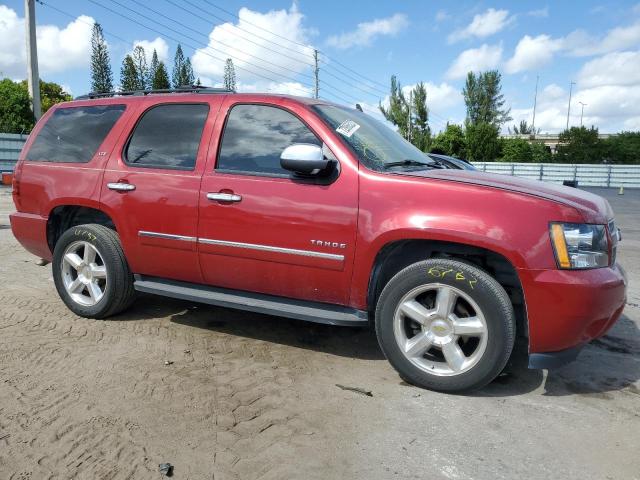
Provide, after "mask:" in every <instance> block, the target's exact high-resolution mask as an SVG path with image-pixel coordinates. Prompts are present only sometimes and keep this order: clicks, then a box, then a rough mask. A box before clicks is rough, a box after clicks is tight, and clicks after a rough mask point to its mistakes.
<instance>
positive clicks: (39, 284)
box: [0, 188, 640, 480]
mask: <svg viewBox="0 0 640 480" xmlns="http://www.w3.org/2000/svg"><path fill="white" fill-rule="evenodd" d="M594 191H596V193H599V194H602V195H604V196H606V197H607V198H608V199H609V201H610V202H611V204H612V206H613V208H614V211H615V212H616V221H617V224H618V226H619V227H620V228H621V229H622V231H623V242H622V244H621V247H620V252H619V257H618V258H619V261H620V263H621V264H622V265H623V266H624V267H625V268H626V270H627V273H628V276H629V281H630V285H629V298H628V304H627V306H626V309H625V312H624V315H623V317H622V318H621V319H620V321H619V322H618V324H617V325H616V326H615V327H614V328H613V329H612V331H611V332H610V333H609V334H608V335H607V336H606V337H603V338H602V339H600V340H597V341H595V342H593V343H592V344H590V345H589V346H587V347H586V348H585V349H584V351H583V352H582V354H581V355H580V357H579V358H578V360H577V362H575V363H573V364H571V365H568V366H566V367H563V368H562V369H559V370H555V371H552V372H550V373H547V372H546V371H532V370H527V369H525V368H523V367H517V368H516V369H515V372H514V373H512V374H508V375H503V376H501V377H499V378H498V379H497V380H496V381H495V382H493V383H492V384H491V385H489V386H488V387H486V388H485V389H483V390H481V391H480V392H476V393H475V394H473V395H468V396H462V395H445V394H439V393H434V392H429V391H426V390H421V389H418V388H415V387H412V386H409V385H406V384H404V383H403V382H401V380H400V379H399V378H398V376H397V374H396V373H395V371H394V370H393V369H392V368H391V367H390V365H389V364H388V363H387V362H386V360H385V359H384V357H383V355H382V353H381V351H380V350H379V348H378V345H377V342H376V339H375V335H374V334H373V333H372V332H370V331H368V330H364V329H349V328H346V327H330V326H324V325H315V324H309V323H304V322H296V321H292V320H287V319H283V318H277V317H268V316H261V315H256V314H253V313H243V312H238V311H233V310H227V309H223V308H215V307H210V306H205V305H194V304H190V303H187V302H182V301H177V300H170V299H165V298H161V297H155V296H151V295H146V296H142V295H141V296H140V297H139V299H138V301H137V302H136V304H135V305H134V307H133V308H132V309H131V310H129V311H128V312H126V313H124V314H122V315H119V316H117V317H115V318H113V319H111V320H108V321H96V320H86V319H83V318H79V317H76V316H75V315H73V314H71V313H70V312H69V311H68V310H67V309H66V307H65V306H64V305H63V303H62V302H61V301H60V300H59V298H58V296H57V294H56V292H55V288H54V285H53V280H52V277H51V266H50V265H49V266H44V267H42V266H38V265H36V261H37V259H36V258H34V257H33V256H32V255H30V254H28V253H27V252H26V251H24V250H23V249H22V247H21V246H20V245H19V244H18V243H17V241H16V240H15V239H14V238H13V235H12V233H11V229H10V227H9V218H8V214H9V213H10V211H12V209H13V204H12V202H11V192H10V190H9V189H7V188H0V478H2V479H5V478H8V479H34V480H35V479H44V478H47V479H69V478H78V479H103V478H104V479H107V478H108V479H137V478H160V473H159V471H158V465H159V464H160V463H164V462H169V463H171V464H172V465H173V466H174V478H180V479H212V478H215V479H216V480H218V479H226V478H240V479H243V480H244V479H258V478H260V479H284V478H287V479H289V478H296V479H297V478H300V479H338V478H344V479H347V478H353V479H367V480H376V479H389V478H399V479H404V478H416V479H425V478H428V479H434V480H437V479H460V480H466V479H514V478H528V479H549V478H581V479H621V480H629V479H640V454H639V452H640V330H639V329H640V190H626V191H625V194H624V195H622V196H620V195H617V191H616V190H605V189H602V190H594ZM549 321H553V319H549ZM336 384H340V385H343V386H347V387H357V388H360V389H364V390H365V391H370V392H371V396H368V395H364V394H362V393H360V392H357V391H352V390H344V389H341V388H339V387H337V386H336Z"/></svg>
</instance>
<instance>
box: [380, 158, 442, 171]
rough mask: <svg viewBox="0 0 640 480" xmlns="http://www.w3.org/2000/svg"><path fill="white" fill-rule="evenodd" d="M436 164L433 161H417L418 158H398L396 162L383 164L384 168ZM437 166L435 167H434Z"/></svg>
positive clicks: (433, 165) (430, 165)
mask: <svg viewBox="0 0 640 480" xmlns="http://www.w3.org/2000/svg"><path fill="white" fill-rule="evenodd" d="M436 165H437V164H436V163H435V162H419V161H418V160H410V159H405V160H400V161H398V162H389V163H385V164H384V168H385V169H386V168H391V167H412V166H420V167H431V168H433V167H435V166H436ZM436 168H437V167H436Z"/></svg>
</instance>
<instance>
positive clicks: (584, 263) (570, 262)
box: [550, 223, 609, 269]
mask: <svg viewBox="0 0 640 480" xmlns="http://www.w3.org/2000/svg"><path fill="white" fill-rule="evenodd" d="M550 228H551V232H550V233H551V243H552V245H553V250H554V252H555V255H556V261H557V262H558V267H559V268H563V269H579V268H598V267H607V266H609V242H608V240H607V231H606V228H605V226H604V225H587V224H583V223H552V224H551V227H550Z"/></svg>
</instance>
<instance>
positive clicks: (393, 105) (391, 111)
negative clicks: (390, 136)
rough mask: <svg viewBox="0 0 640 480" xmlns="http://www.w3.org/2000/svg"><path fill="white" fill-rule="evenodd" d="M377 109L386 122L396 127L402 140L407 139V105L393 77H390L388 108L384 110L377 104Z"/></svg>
mask: <svg viewBox="0 0 640 480" xmlns="http://www.w3.org/2000/svg"><path fill="white" fill-rule="evenodd" d="M378 108H379V109H380V112H381V113H382V115H384V118H386V119H387V121H389V122H391V123H392V124H394V125H395V126H396V127H398V132H399V133H400V135H402V136H403V137H404V138H409V129H408V126H409V104H408V103H407V99H406V98H405V96H404V93H403V92H402V86H401V85H400V82H398V79H397V78H396V76H395V75H392V76H391V91H390V93H389V108H385V107H384V106H383V105H382V102H380V103H379V104H378Z"/></svg>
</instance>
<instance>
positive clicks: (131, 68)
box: [120, 55, 140, 92]
mask: <svg viewBox="0 0 640 480" xmlns="http://www.w3.org/2000/svg"><path fill="white" fill-rule="evenodd" d="M138 82H139V79H138V71H137V69H136V64H135V62H134V61H133V57H131V55H127V56H126V57H124V60H123V61H122V68H121V69H120V89H121V90H122V91H124V92H129V91H132V90H140V88H139V84H138Z"/></svg>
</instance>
